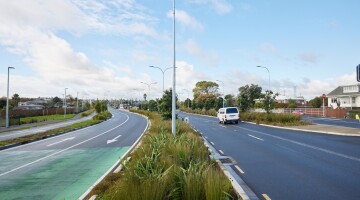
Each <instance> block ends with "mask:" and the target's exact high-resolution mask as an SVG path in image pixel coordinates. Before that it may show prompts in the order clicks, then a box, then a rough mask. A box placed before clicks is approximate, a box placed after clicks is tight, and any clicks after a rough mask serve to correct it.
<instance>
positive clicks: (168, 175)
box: [88, 111, 238, 199]
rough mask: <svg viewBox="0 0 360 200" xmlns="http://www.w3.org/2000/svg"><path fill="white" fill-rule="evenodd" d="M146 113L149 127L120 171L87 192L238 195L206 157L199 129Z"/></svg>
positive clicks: (203, 196) (138, 195) (100, 194)
mask: <svg viewBox="0 0 360 200" xmlns="http://www.w3.org/2000/svg"><path fill="white" fill-rule="evenodd" d="M136 112H138V113H140V114H143V115H147V116H148V117H149V119H150V121H151V124H152V125H151V127H150V129H149V130H148V132H147V133H146V134H145V136H144V138H143V139H142V142H141V145H140V146H139V148H137V149H136V150H135V151H134V152H133V153H132V154H131V155H130V156H131V160H130V161H129V162H126V164H122V165H123V167H122V169H123V170H122V171H121V172H120V173H113V174H110V175H108V176H107V177H106V178H105V179H104V180H103V181H102V182H101V183H100V184H98V185H97V186H96V187H95V188H94V190H93V191H92V192H91V193H90V195H89V196H88V197H90V196H92V195H98V196H97V199H237V198H238V197H237V195H236V194H235V192H234V190H233V188H232V186H231V183H230V181H229V180H228V179H227V178H226V176H225V175H224V174H223V172H222V171H221V169H220V168H219V167H218V165H217V163H216V161H215V160H211V159H210V158H209V151H208V149H207V148H206V147H205V145H204V143H203V141H202V139H201V137H200V135H199V134H198V133H196V132H194V131H193V129H192V128H191V127H190V126H189V125H188V124H185V123H182V122H178V123H177V134H176V136H175V137H174V136H173V135H172V134H171V121H166V120H161V117H160V115H159V114H157V113H153V112H147V111H136Z"/></svg>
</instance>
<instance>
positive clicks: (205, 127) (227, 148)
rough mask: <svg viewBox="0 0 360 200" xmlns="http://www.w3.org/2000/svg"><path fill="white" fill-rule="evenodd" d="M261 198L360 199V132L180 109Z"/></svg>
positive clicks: (273, 199)
mask: <svg viewBox="0 0 360 200" xmlns="http://www.w3.org/2000/svg"><path fill="white" fill-rule="evenodd" d="M179 116H180V117H185V116H188V117H189V121H190V124H191V125H192V126H193V127H194V128H195V129H197V130H198V131H199V132H201V133H202V134H203V136H204V137H205V138H206V139H207V140H208V141H209V142H210V143H211V144H213V146H214V147H215V148H216V149H217V150H218V152H219V153H220V154H222V155H225V156H230V157H232V158H233V159H234V160H235V161H236V165H233V166H232V167H233V169H234V170H235V171H236V172H237V173H238V175H239V176H240V177H242V179H243V180H244V181H245V182H246V183H247V184H248V185H249V187H250V188H251V189H252V190H253V191H254V192H255V193H256V195H257V196H258V197H259V198H260V199H266V198H267V197H269V198H271V199H272V200H276V199H292V200H297V199H299V200H303V199H308V200H309V199H310V200H311V199H316V200H318V199H327V200H329V199H347V200H358V199H360V170H359V169H360V148H359V147H360V137H343V136H334V135H325V134H314V133H306V132H298V131H289V130H284V129H277V128H270V127H265V126H259V125H254V124H249V123H244V122H241V123H239V124H238V125H225V126H224V125H222V124H219V123H218V120H217V119H216V118H212V117H205V116H198V115H191V114H184V113H180V114H179Z"/></svg>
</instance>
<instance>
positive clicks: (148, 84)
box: [140, 82, 157, 99]
mask: <svg viewBox="0 0 360 200" xmlns="http://www.w3.org/2000/svg"><path fill="white" fill-rule="evenodd" d="M140 83H142V84H145V85H147V86H148V89H149V94H148V99H150V85H152V84H156V83H157V82H153V83H145V82H140Z"/></svg>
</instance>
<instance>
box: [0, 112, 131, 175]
mask: <svg viewBox="0 0 360 200" xmlns="http://www.w3.org/2000/svg"><path fill="white" fill-rule="evenodd" d="M126 116H127V119H126V120H125V121H124V122H123V123H121V124H119V125H118V126H115V127H114V128H112V129H109V130H107V131H105V132H103V133H100V134H99V135H96V136H94V137H92V138H89V139H87V140H84V141H82V142H79V143H77V144H74V145H72V146H70V147H68V148H66V149H63V150H60V151H57V152H54V153H52V154H50V155H47V156H45V157H42V158H39V159H37V160H35V161H33V162H30V163H27V164H25V165H22V166H20V167H16V168H14V169H12V170H10V171H7V172H4V173H1V174H0V177H1V176H4V175H6V174H9V173H11V172H14V171H17V170H19V169H22V168H24V167H27V166H29V165H32V164H35V163H37V162H40V161H42V160H45V159H47V158H50V157H52V156H54V155H56V154H59V153H62V152H64V151H67V150H69V149H72V148H74V147H76V146H79V145H80V144H83V143H85V142H88V141H90V140H93V139H95V138H97V137H100V136H102V135H104V134H106V133H108V132H110V131H112V130H114V129H116V128H118V127H120V126H122V125H124V124H125V123H126V122H127V121H128V120H129V118H130V117H129V115H126Z"/></svg>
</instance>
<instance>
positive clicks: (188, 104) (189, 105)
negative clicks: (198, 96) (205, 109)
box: [184, 98, 192, 108]
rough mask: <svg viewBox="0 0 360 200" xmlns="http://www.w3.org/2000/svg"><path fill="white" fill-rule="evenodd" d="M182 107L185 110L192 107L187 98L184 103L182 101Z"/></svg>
mask: <svg viewBox="0 0 360 200" xmlns="http://www.w3.org/2000/svg"><path fill="white" fill-rule="evenodd" d="M184 106H185V107H186V108H187V107H189V108H191V107H192V102H191V100H190V99H189V98H187V99H186V100H185V101H184Z"/></svg>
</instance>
